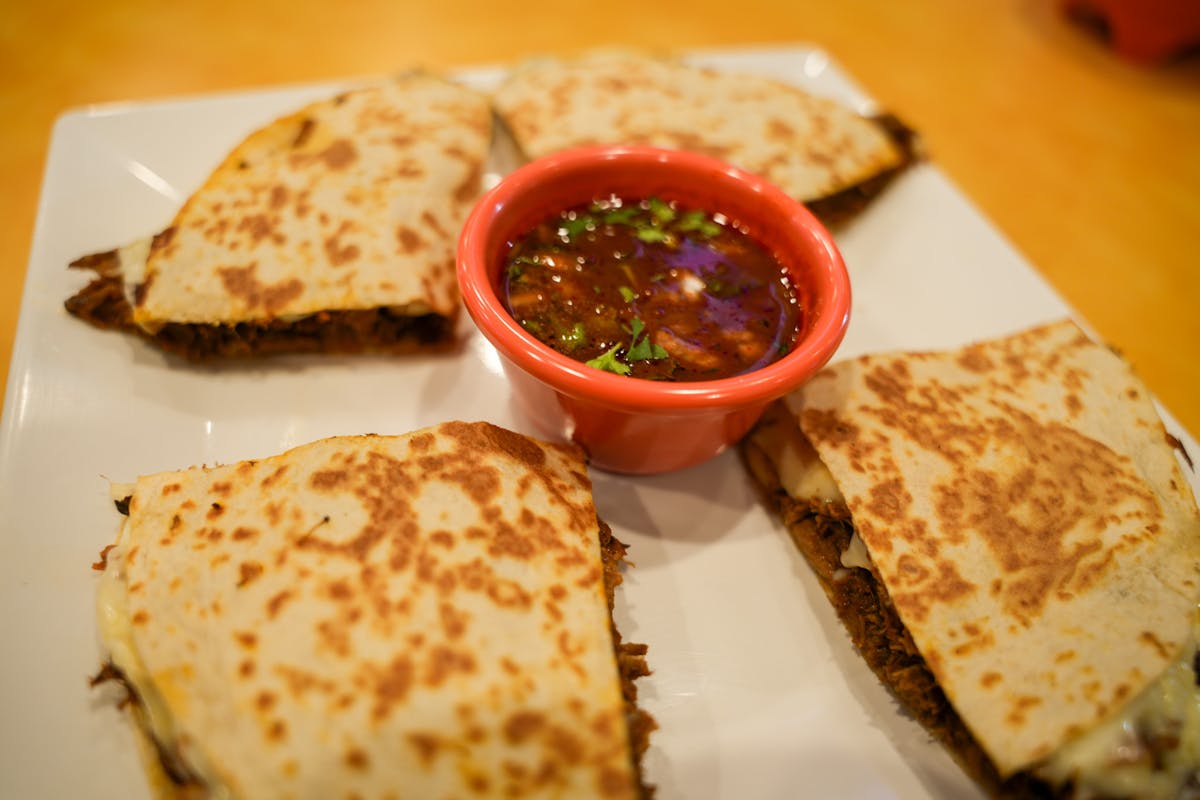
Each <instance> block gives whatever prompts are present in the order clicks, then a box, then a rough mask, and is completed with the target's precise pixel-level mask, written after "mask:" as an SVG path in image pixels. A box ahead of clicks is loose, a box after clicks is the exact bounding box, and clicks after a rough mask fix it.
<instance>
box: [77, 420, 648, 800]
mask: <svg viewBox="0 0 1200 800" xmlns="http://www.w3.org/2000/svg"><path fill="white" fill-rule="evenodd" d="M127 514H128V515H127V517H126V519H125V521H124V524H123V526H122V529H121V532H120V534H119V536H118V539H117V541H116V544H115V546H114V547H113V548H112V549H111V550H110V551H109V552H108V553H107V555H106V560H107V565H106V568H105V572H104V575H103V576H102V578H101V586H100V589H99V594H98V602H97V610H98V619H99V628H100V631H101V636H102V639H103V642H104V645H105V647H106V650H107V658H108V665H107V666H106V668H105V672H104V673H102V677H107V678H115V679H117V680H118V681H119V682H121V683H122V684H124V685H125V686H126V688H127V689H128V691H129V695H130V701H131V702H130V703H129V705H130V706H131V710H132V711H133V712H134V718H135V721H136V722H137V723H138V725H139V726H140V729H141V731H142V733H143V735H144V737H145V740H146V741H147V742H148V747H147V748H146V749H147V751H148V753H149V756H150V758H148V759H147V761H148V764H147V766H148V767H149V768H150V771H151V773H152V780H151V783H152V784H153V785H154V786H155V787H156V790H157V793H158V795H159V796H161V797H173V798H182V797H188V798H192V797H205V798H220V799H222V800H223V799H224V798H267V797H292V798H328V797H359V798H385V797H395V796H413V797H426V798H450V797H462V796H471V797H513V796H521V797H572V798H574V797H583V798H587V797H595V798H635V797H640V796H644V795H645V794H646V793H647V792H648V790H647V789H646V787H645V786H644V784H643V783H642V782H641V777H640V757H641V753H642V752H643V751H644V749H645V747H646V743H647V737H648V735H649V732H650V730H651V729H652V728H653V722H652V720H650V718H649V717H648V716H647V715H645V713H644V712H642V711H641V710H639V709H638V708H637V706H636V687H635V686H634V685H633V680H634V679H635V678H636V677H638V676H640V675H643V674H646V673H647V670H646V665H645V661H644V658H643V656H644V653H645V647H644V646H641V645H633V644H627V643H622V642H621V640H620V636H619V635H618V634H617V632H616V630H615V627H614V625H613V622H612V616H611V609H612V602H613V592H614V588H615V586H616V585H617V584H618V583H619V582H620V580H621V576H620V573H619V565H620V560H621V556H622V555H623V553H624V546H623V545H621V544H620V543H619V542H617V541H616V540H615V539H614V538H612V536H611V533H610V532H609V531H608V529H607V526H605V525H604V524H603V523H602V522H600V521H599V520H598V519H597V517H596V512H595V508H594V506H593V505H592V500H591V491H590V481H589V479H588V477H587V471H586V466H585V462H584V461H583V459H582V456H581V454H580V452H579V451H578V450H577V449H576V448H573V447H569V446H562V445H552V444H547V443H544V442H540V441H537V440H533V439H529V438H527V437H524V436H521V435H518V434H515V433H512V432H510V431H507V430H504V429H502V428H497V427H495V426H492V425H488V424H486V423H461V422H455V423H445V424H442V425H439V426H437V427H434V428H427V429H424V430H420V431H417V432H414V433H411V434H407V435H404V436H393V437H384V436H357V437H335V438H332V439H325V440H321V441H317V442H313V443H311V444H308V445H303V446H300V447H297V448H295V449H293V450H290V451H288V452H286V453H284V454H281V455H278V456H273V457H270V458H264V459H261V460H255V461H245V462H240V463H236V464H230V465H225V466H218V467H212V468H202V467H195V468H191V469H187V470H182V471H178V472H165V473H160V474H157V475H150V476H145V477H142V478H139V479H138V481H137V483H136V484H135V485H134V487H133V489H132V492H131V494H130V495H129V499H128V501H127ZM155 773H157V775H156V776H155Z"/></svg>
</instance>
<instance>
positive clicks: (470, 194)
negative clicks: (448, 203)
mask: <svg viewBox="0 0 1200 800" xmlns="http://www.w3.org/2000/svg"><path fill="white" fill-rule="evenodd" d="M482 177H483V169H482V168H481V167H479V166H477V165H476V166H472V167H471V169H470V170H469V171H468V172H467V174H466V177H464V178H463V179H462V182H461V183H459V184H458V186H456V187H454V192H453V197H454V200H455V202H457V203H460V204H466V203H470V202H471V201H472V200H474V199H475V196H476V195H478V194H479V187H480V180H481V179H482Z"/></svg>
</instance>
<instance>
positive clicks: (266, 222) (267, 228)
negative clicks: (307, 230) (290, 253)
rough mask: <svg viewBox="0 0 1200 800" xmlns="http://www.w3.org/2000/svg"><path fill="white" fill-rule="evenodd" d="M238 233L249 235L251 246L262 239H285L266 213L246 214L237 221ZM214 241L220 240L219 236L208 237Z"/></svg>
mask: <svg viewBox="0 0 1200 800" xmlns="http://www.w3.org/2000/svg"><path fill="white" fill-rule="evenodd" d="M236 230H237V232H238V233H244V234H246V235H248V236H249V237H250V244H251V246H254V245H257V244H258V243H259V242H261V241H263V240H264V239H270V240H271V241H273V242H274V243H275V244H283V243H284V242H286V241H287V239H286V238H285V237H284V236H283V234H281V233H279V232H278V230H277V228H276V226H275V221H274V220H273V219H272V218H271V217H269V216H267V215H266V214H262V213H258V214H247V215H246V216H244V217H242V218H241V220H239V221H238V224H237V228H236ZM210 238H213V239H214V240H216V241H218V242H219V241H220V238H221V237H220V236H215V237H210Z"/></svg>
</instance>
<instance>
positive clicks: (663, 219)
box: [646, 197, 675, 225]
mask: <svg viewBox="0 0 1200 800" xmlns="http://www.w3.org/2000/svg"><path fill="white" fill-rule="evenodd" d="M646 208H647V210H649V212H650V215H651V216H653V217H654V221H655V222H657V223H659V224H660V225H666V224H667V223H669V222H670V221H671V220H673V219H675V209H673V208H671V204H670V203H667V202H664V201H662V200H659V199H658V198H657V197H651V198H650V199H649V200H647V201H646Z"/></svg>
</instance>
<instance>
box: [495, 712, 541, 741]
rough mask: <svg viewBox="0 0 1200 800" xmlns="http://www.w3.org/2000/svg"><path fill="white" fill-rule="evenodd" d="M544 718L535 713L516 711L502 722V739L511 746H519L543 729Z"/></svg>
mask: <svg viewBox="0 0 1200 800" xmlns="http://www.w3.org/2000/svg"><path fill="white" fill-rule="evenodd" d="M545 724H546V718H545V716H544V715H542V714H540V713H538V712H536V711H518V712H516V713H514V714H512V715H511V716H509V718H508V719H507V720H505V722H504V728H503V732H504V738H505V739H507V740H508V741H509V743H511V744H521V743H523V742H525V741H526V740H528V739H529V738H530V737H531V736H533V735H534V734H536V733H537V732H538V731H540V730H542V728H543V727H545Z"/></svg>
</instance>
